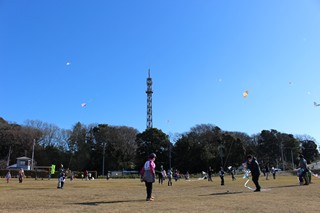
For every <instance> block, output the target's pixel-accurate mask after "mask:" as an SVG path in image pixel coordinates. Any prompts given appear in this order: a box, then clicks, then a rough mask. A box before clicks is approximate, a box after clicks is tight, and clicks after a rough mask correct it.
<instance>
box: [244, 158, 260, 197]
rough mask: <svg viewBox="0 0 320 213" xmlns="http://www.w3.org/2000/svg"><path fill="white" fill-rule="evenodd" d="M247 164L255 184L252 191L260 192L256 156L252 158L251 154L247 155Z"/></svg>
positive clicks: (258, 168)
mask: <svg viewBox="0 0 320 213" xmlns="http://www.w3.org/2000/svg"><path fill="white" fill-rule="evenodd" d="M247 166H248V169H249V170H250V171H251V175H252V181H253V183H254V184H255V185H256V190H254V191H255V192H260V191H261V187H260V185H259V176H260V167H259V164H258V162H257V160H256V158H254V157H253V156H252V155H248V156H247Z"/></svg>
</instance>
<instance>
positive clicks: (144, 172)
mask: <svg viewBox="0 0 320 213" xmlns="http://www.w3.org/2000/svg"><path fill="white" fill-rule="evenodd" d="M156 157H157V156H156V154H154V153H151V154H150V155H149V159H148V160H147V161H146V162H145V163H144V166H143V167H142V169H141V178H142V180H143V181H144V182H145V185H146V190H147V199H146V200H147V201H153V200H154V197H152V184H153V183H154V182H155V178H156V175H155V174H156V173H155V168H156V164H155V163H154V161H155V160H156Z"/></svg>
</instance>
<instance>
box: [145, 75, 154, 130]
mask: <svg viewBox="0 0 320 213" xmlns="http://www.w3.org/2000/svg"><path fill="white" fill-rule="evenodd" d="M146 93H147V129H149V128H152V93H153V91H152V78H151V77H150V69H149V70H148V78H147V91H146Z"/></svg>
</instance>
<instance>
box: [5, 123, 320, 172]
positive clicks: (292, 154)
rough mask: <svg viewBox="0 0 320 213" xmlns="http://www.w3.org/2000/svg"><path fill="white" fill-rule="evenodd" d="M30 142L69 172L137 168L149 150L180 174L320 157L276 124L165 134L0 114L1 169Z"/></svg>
mask: <svg viewBox="0 0 320 213" xmlns="http://www.w3.org/2000/svg"><path fill="white" fill-rule="evenodd" d="M33 145H34V159H35V162H36V165H40V166H49V165H51V164H55V165H59V164H60V163H62V164H63V165H64V166H65V168H69V169H70V170H73V171H84V170H96V171H98V174H99V175H106V174H107V171H112V170H140V168H141V166H142V165H143V163H144V161H145V160H146V159H147V157H148V155H149V154H150V153H152V152H154V153H156V155H157V159H156V164H157V166H158V168H159V167H160V165H163V166H164V168H166V169H168V168H174V169H178V170H179V171H181V172H183V173H185V172H187V171H188V172H189V173H198V172H201V171H207V169H208V167H209V166H211V167H212V168H213V169H214V170H215V171H218V170H219V168H220V167H221V166H222V167H223V168H224V169H227V167H229V166H232V167H239V166H241V165H242V163H243V162H244V161H245V159H246V155H248V154H253V155H254V156H255V157H256V158H257V159H258V161H259V163H260V164H261V166H265V165H268V166H270V167H272V166H274V167H280V168H282V169H293V168H295V167H296V166H297V164H298V156H299V154H303V155H304V156H305V158H306V160H307V161H308V163H310V162H313V161H315V160H316V159H318V158H319V150H318V147H317V143H316V141H315V139H314V138H312V137H310V136H307V135H304V136H296V137H294V136H293V135H292V134H287V133H281V132H278V131H277V130H274V129H271V130H262V131H261V132H260V133H258V134H254V135H251V136H249V135H248V134H246V133H242V132H231V131H224V130H221V129H220V128H219V127H217V126H215V125H212V124H200V125H196V126H194V127H192V128H191V129H190V131H188V132H186V133H182V134H175V135H173V136H172V135H171V136H169V135H167V134H165V133H163V132H162V130H161V129H157V128H150V129H146V130H145V131H143V132H141V133H140V132H139V131H138V130H137V129H135V128H132V127H127V126H110V125H108V124H90V125H84V124H81V123H80V122H77V123H76V124H75V125H74V126H73V128H72V129H70V130H69V129H61V128H59V127H58V126H56V125H54V124H49V123H46V122H42V121H39V120H27V121H26V122H25V123H24V124H23V125H19V124H14V123H9V122H7V121H6V120H4V119H3V118H1V117H0V169H5V168H6V167H7V164H8V162H10V164H13V163H15V159H16V158H17V157H21V156H27V157H31V154H32V149H33ZM9 156H10V158H9V159H8V157H9Z"/></svg>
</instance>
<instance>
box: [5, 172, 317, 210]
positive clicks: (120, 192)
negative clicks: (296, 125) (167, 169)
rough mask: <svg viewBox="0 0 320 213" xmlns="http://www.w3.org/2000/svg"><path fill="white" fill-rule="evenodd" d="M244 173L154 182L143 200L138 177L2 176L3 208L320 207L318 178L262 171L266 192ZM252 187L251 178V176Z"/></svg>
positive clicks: (143, 190)
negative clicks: (302, 180) (301, 179)
mask: <svg viewBox="0 0 320 213" xmlns="http://www.w3.org/2000/svg"><path fill="white" fill-rule="evenodd" d="M244 182H245V180H244V179H242V178H241V176H238V177H237V180H236V181H231V177H230V176H226V177H225V186H220V179H219V177H215V178H214V179H213V182H208V181H206V180H198V179H192V180H190V181H185V180H179V181H178V182H173V186H172V187H168V186H167V185H166V184H167V182H165V184H163V185H159V184H158V183H155V184H154V193H153V195H154V196H155V201H153V202H146V201H145V196H146V193H145V187H144V184H143V183H141V182H140V180H138V179H135V180H134V179H122V180H112V179H110V180H108V181H106V180H93V181H82V180H74V181H72V182H70V181H69V180H66V183H65V188H64V189H62V190H61V189H57V188H56V186H57V181H56V180H50V181H49V180H34V179H26V180H24V182H23V183H22V184H19V183H18V180H17V179H12V180H11V182H10V183H9V184H7V183H6V182H5V180H4V179H3V178H2V179H1V180H0V192H1V196H0V203H1V205H0V212H24V213H27V212H151V211H153V212H245V213H251V212H252V213H253V212H254V213H255V212H272V213H276V212H299V213H300V212H309V213H310V212H318V211H319V208H320V203H319V201H320V198H319V183H320V179H316V178H313V184H310V185H309V186H299V185H298V180H297V177H295V176H290V175H282V176H278V177H277V179H276V180H272V179H270V180H265V179H264V177H261V179H260V183H261V186H262V187H263V189H265V190H264V191H262V192H252V191H250V190H248V189H246V188H245V187H244V186H243V184H244ZM248 185H250V186H251V187H253V185H252V181H250V182H249V184H248Z"/></svg>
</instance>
